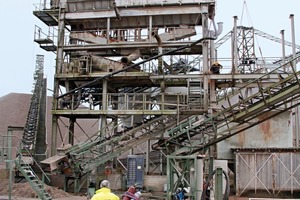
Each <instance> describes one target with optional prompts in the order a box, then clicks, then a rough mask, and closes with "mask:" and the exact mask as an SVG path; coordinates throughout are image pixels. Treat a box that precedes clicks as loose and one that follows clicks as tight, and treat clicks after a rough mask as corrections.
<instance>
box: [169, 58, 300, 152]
mask: <svg viewBox="0 0 300 200" xmlns="http://www.w3.org/2000/svg"><path fill="white" fill-rule="evenodd" d="M295 59H299V57H296V58H295ZM292 69H294V68H292ZM276 70H277V69H275V70H273V71H272V72H270V73H268V74H265V75H264V76H262V77H260V78H258V79H255V80H253V81H251V82H249V83H248V85H250V84H252V85H253V84H256V87H257V92H256V93H255V94H253V95H251V96H249V97H243V92H242V91H243V90H244V89H245V88H246V87H247V85H246V86H245V87H243V88H240V89H238V90H237V91H233V92H231V94H230V95H226V96H224V101H223V104H222V106H221V110H220V111H219V112H216V113H214V114H212V115H210V116H209V115H203V117H202V118H201V119H200V120H195V118H191V119H188V120H187V121H185V122H183V123H181V124H179V125H178V126H176V127H174V128H172V129H170V130H169V131H168V135H169V139H168V140H167V141H166V142H165V146H166V147H171V146H173V144H176V149H175V150H174V149H171V148H169V150H171V151H173V153H172V155H187V154H193V153H196V152H199V151H201V150H203V151H205V150H206V148H208V147H209V146H211V145H214V144H216V143H218V142H220V141H222V140H225V139H227V138H229V137H231V136H233V135H236V134H238V133H240V132H242V131H244V130H246V129H248V128H251V127H253V126H255V125H257V124H259V123H261V122H263V121H265V120H267V119H270V118H272V117H274V116H276V115H278V114H280V113H283V112H285V111H287V110H289V109H291V108H294V107H296V106H298V105H299V104H300V102H299V101H294V100H295V99H297V98H299V97H300V81H299V76H300V71H298V72H296V71H295V70H293V71H292V72H291V73H289V75H288V76H287V77H286V78H283V77H281V80H280V81H279V82H277V83H274V84H272V85H267V84H266V85H265V84H264V82H265V81H263V79H264V78H266V77H267V76H268V75H269V74H271V73H274V72H276ZM270 111H272V112H270Z"/></svg>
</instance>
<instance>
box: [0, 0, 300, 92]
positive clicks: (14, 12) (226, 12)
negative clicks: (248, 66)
mask: <svg viewBox="0 0 300 200" xmlns="http://www.w3.org/2000/svg"><path fill="white" fill-rule="evenodd" d="M36 2H39V1H37V0H1V1H0V18H1V27H2V28H1V31H0V38H1V43H2V45H1V46H2V47H1V54H0V56H1V64H0V65H1V72H2V73H1V78H0V84H1V87H0V97H1V96H4V95H6V94H9V93H12V92H16V93H31V90H32V88H33V74H34V69H35V58H36V55H37V54H42V55H45V75H46V76H47V78H48V88H50V89H52V88H53V74H54V66H55V54H54V53H49V52H46V51H44V50H42V49H40V48H39V46H38V44H36V43H35V42H34V41H33V39H34V26H35V25H38V26H40V27H42V28H43V31H45V32H47V28H46V27H45V26H44V24H43V23H42V22H40V21H39V20H38V19H37V18H36V17H35V16H34V15H33V14H32V12H33V10H34V9H35V7H34V4H35V3H36ZM246 4H247V9H246V8H245V7H244V6H243V5H244V0H217V8H216V22H223V23H224V31H223V33H222V34H221V35H220V36H219V38H221V37H222V36H223V35H225V34H226V33H228V32H229V31H230V30H231V29H232V27H233V16H238V19H239V21H238V25H244V26H253V27H254V28H255V29H258V30H261V31H263V32H265V33H268V34H271V35H273V36H276V37H278V38H281V35H280V30H285V39H286V40H287V41H291V21H290V19H289V16H290V14H294V16H295V18H294V19H295V33H296V44H300V37H299V34H300V23H299V22H300V9H299V8H300V1H299V0H285V1H271V0H247V1H246ZM243 7H244V12H243ZM242 13H243V15H242ZM257 43H258V44H256V46H259V47H260V48H261V49H262V52H263V56H264V57H279V56H281V45H280V44H277V43H274V42H270V41H267V40H266V39H263V38H258V41H257ZM229 46H230V45H229ZM229 46H228V47H226V45H224V47H223V46H222V48H221V47H220V49H221V51H219V53H218V54H219V57H223V56H225V57H226V56H228V55H230V51H231V50H230V49H229ZM291 53H292V49H291V48H289V47H286V54H291ZM220 54H222V55H220ZM258 56H260V55H258ZM48 95H51V93H48Z"/></svg>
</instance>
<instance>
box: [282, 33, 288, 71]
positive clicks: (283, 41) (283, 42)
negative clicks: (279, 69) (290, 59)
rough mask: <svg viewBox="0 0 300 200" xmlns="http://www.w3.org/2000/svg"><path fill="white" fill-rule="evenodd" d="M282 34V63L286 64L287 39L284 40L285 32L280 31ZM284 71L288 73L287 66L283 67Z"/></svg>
mask: <svg viewBox="0 0 300 200" xmlns="http://www.w3.org/2000/svg"><path fill="white" fill-rule="evenodd" d="M280 34H281V47H282V63H284V64H285V39H284V30H281V31H280ZM283 70H284V71H286V70H287V69H286V65H284V66H283Z"/></svg>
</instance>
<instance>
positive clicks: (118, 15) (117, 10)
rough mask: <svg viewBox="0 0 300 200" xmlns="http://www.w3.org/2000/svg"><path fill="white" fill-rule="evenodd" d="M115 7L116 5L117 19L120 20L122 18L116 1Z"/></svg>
mask: <svg viewBox="0 0 300 200" xmlns="http://www.w3.org/2000/svg"><path fill="white" fill-rule="evenodd" d="M113 7H114V10H115V13H116V16H117V19H118V20H120V19H121V16H120V11H119V9H118V8H117V5H116V2H114V3H113Z"/></svg>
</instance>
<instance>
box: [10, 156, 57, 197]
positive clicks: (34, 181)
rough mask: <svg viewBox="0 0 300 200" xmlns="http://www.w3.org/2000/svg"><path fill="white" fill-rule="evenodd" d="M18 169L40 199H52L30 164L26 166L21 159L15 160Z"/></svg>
mask: <svg viewBox="0 0 300 200" xmlns="http://www.w3.org/2000/svg"><path fill="white" fill-rule="evenodd" d="M15 164H16V167H17V169H18V170H19V171H20V172H21V173H22V174H23V176H24V177H25V179H26V180H27V181H28V183H29V184H30V186H31V187H32V189H33V190H34V191H35V192H36V193H37V195H38V197H39V198H40V199H43V200H50V199H52V197H51V195H50V194H49V193H48V192H47V191H46V188H45V185H44V183H43V181H42V180H40V178H39V177H38V175H37V174H36V173H35V172H34V170H33V169H32V168H31V166H30V165H29V164H26V163H25V162H23V161H22V160H21V159H20V160H18V159H16V160H15Z"/></svg>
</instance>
